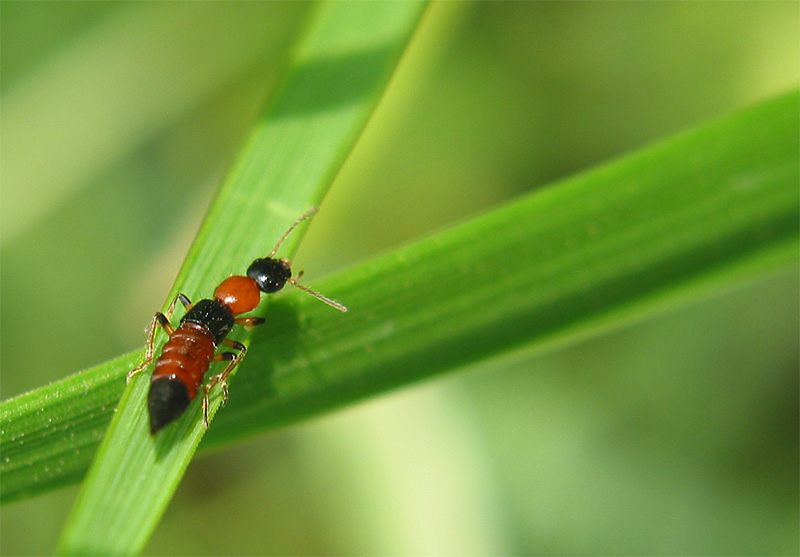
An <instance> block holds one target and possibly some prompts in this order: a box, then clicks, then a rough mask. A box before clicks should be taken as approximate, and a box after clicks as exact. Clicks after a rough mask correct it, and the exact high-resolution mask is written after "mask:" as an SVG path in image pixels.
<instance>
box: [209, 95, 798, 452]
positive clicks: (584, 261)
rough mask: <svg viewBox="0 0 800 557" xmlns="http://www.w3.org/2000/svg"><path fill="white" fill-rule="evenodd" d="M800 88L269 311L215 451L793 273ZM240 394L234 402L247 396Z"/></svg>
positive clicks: (212, 437) (213, 435)
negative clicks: (328, 303)
mask: <svg viewBox="0 0 800 557" xmlns="http://www.w3.org/2000/svg"><path fill="white" fill-rule="evenodd" d="M798 101H799V97H798V95H797V94H791V95H788V96H785V97H782V98H779V99H776V100H774V101H771V102H768V103H765V104H762V105H760V106H758V107H756V108H754V109H751V110H748V111H745V112H743V113H740V114H738V115H735V116H733V117H731V118H728V119H725V120H723V121H721V122H718V123H714V124H712V125H709V126H706V127H704V128H702V129H699V130H697V131H694V132H691V133H688V134H684V135H682V136H680V137H678V138H676V139H673V140H670V141H667V142H665V143H663V144H661V145H657V146H655V147H652V148H649V149H646V150H644V151H642V152H640V153H638V154H635V155H633V156H630V157H626V158H624V159H622V160H619V161H617V162H613V163H611V164H608V165H605V166H603V167H600V168H598V169H596V170H593V171H591V172H588V173H586V174H583V175H581V176H577V177H575V178H572V179H569V180H566V181H564V182H562V183H558V184H554V185H553V186H551V187H549V188H547V189H546V190H544V191H541V192H537V193H534V194H532V195H529V196H527V197H526V198H523V199H521V200H519V201H517V202H515V203H513V204H511V205H509V206H507V207H505V208H502V209H499V210H497V211H494V212H492V213H490V214H488V215H486V216H485V217H482V218H478V219H474V220H472V221H470V222H468V223H466V224H464V225H462V226H459V227H456V228H454V229H451V230H449V231H446V232H445V233H443V234H440V235H437V236H434V237H432V238H429V239H427V240H425V241H422V242H420V243H418V244H415V245H412V246H410V247H408V248H405V249H400V250H397V251H396V252H393V253H391V254H389V255H387V256H386V257H383V258H380V259H377V260H376V261H373V262H371V263H369V264H367V265H364V266H363V267H360V268H358V269H354V270H353V271H351V272H349V273H343V274H342V275H340V276H339V277H334V278H332V279H330V280H328V281H326V282H324V283H321V284H319V288H320V289H321V290H323V291H324V292H326V293H328V294H330V295H332V296H334V297H335V298H337V299H340V300H343V301H345V302H346V303H347V304H348V306H349V307H350V310H351V312H350V314H348V316H347V319H337V318H338V317H339V316H336V315H331V313H332V312H329V311H326V309H327V308H325V307H323V306H322V305H321V304H315V303H314V302H313V301H311V300H307V299H304V298H302V297H298V296H293V297H291V299H289V298H288V297H287V298H286V299H283V300H282V301H281V302H280V303H279V304H273V305H272V306H271V308H270V320H269V323H268V324H266V325H265V327H264V328H263V329H262V330H259V331H257V332H256V333H255V334H254V338H253V347H254V351H253V354H252V356H251V355H248V359H247V361H246V362H244V363H243V365H242V369H241V370H240V373H239V375H238V376H237V382H238V385H237V387H238V388H239V389H240V390H237V393H236V394H235V396H234V397H233V398H232V400H231V403H230V404H229V407H228V408H226V410H225V412H224V413H222V414H221V415H220V417H219V419H218V420H217V422H215V424H214V427H213V428H212V430H211V431H210V432H209V435H208V436H207V437H206V439H205V441H204V445H208V446H211V445H219V444H224V443H228V442H231V441H232V440H235V439H237V438H242V437H246V436H249V435H253V434H256V433H259V432H263V431H267V430H269V429H272V428H274V427H276V426H277V425H280V424H285V423H289V422H293V421H296V420H299V419H302V418H306V417H308V416H310V415H313V414H315V413H319V412H323V411H326V410H330V409H331V408H333V407H336V406H340V405H344V404H348V403H352V402H353V401H355V400H357V399H359V398H361V397H366V396H369V395H373V394H376V393H379V392H384V391H387V390H389V389H392V388H395V387H398V386H401V385H404V384H408V383H410V382H413V381H416V380H419V379H423V378H427V377H430V376H433V375H436V374H440V373H443V372H446V371H449V370H452V369H455V368H458V367H460V366H467V365H469V364H472V363H475V362H478V361H481V360H483V359H486V358H490V357H498V356H502V355H505V354H509V353H511V352H513V351H514V350H517V349H519V348H523V347H526V348H534V349H538V350H542V349H544V348H545V347H547V346H551V345H553V344H562V345H563V344H564V343H566V342H570V341H575V339H576V337H585V336H586V335H589V334H596V333H597V332H598V330H599V329H602V328H608V327H613V326H619V325H620V324H621V323H625V322H629V321H630V320H631V319H643V318H645V317H647V316H649V315H652V314H653V313H654V312H655V311H657V310H658V309H662V310H663V309H664V308H667V307H674V304H675V303H676V302H677V301H684V302H685V301H686V300H688V299H693V298H694V299H696V298H697V297H699V296H704V295H708V294H709V293H711V292H718V291H721V290H725V289H728V288H731V287H732V286H734V285H737V284H741V282H742V281H744V280H753V279H754V277H759V276H762V275H764V274H765V273H769V272H772V271H775V270H777V269H780V268H784V267H786V266H789V265H796V264H797V261H798V226H800V217H799V210H798V202H799V201H800V197H799V196H800V193H799V191H800V183H798V168H799V167H800V164H799V163H800V161H799V160H798V150H799V147H800V146H799V145H798V141H799V139H798V138H799V137H800V134H798V131H799V130H800V122H798V113H799V111H798V107H799V106H800V103H799V102H798ZM234 399H235V400H234Z"/></svg>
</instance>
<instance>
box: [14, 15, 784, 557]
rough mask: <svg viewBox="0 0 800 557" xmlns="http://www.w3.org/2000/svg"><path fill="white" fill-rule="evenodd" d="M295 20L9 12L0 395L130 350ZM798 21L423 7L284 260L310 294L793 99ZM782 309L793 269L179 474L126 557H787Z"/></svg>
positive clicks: (267, 86)
mask: <svg viewBox="0 0 800 557" xmlns="http://www.w3.org/2000/svg"><path fill="white" fill-rule="evenodd" d="M311 8H313V5H312V4H307V3H288V2H225V3H217V2H202V3H189V2H157V3H156V2H146V3H132V2H130V3H129V2H17V1H13V0H11V1H9V0H4V1H3V2H2V4H0V95H1V96H0V101H2V120H0V141H1V144H0V147H1V149H0V156H1V157H2V159H1V161H0V162H1V164H0V226H2V228H1V229H0V230H1V231H2V236H0V240H1V242H2V244H1V246H0V247H1V248H2V251H1V252H0V265H1V266H0V271H1V272H2V276H1V278H2V281H1V282H0V295H1V296H2V298H1V303H2V313H1V314H0V327H1V328H0V332H1V334H2V337H1V338H0V341H1V342H2V352H1V353H0V355H1V358H2V359H1V360H0V365H2V398H3V399H7V398H9V397H11V396H14V395H17V394H19V393H22V392H25V391H27V390H29V389H33V388H36V387H38V386H41V385H43V384H45V383H47V382H50V381H55V380H57V379H59V378H62V377H64V376H65V375H67V374H69V373H72V372H75V371H77V370H79V369H82V368H84V367H88V366H91V365H93V364H96V363H98V362H100V361H103V360H105V359H108V358H111V357H113V356H116V355H119V354H120V353H122V352H125V351H128V350H131V349H133V348H136V347H138V346H141V345H142V343H143V340H144V332H143V331H144V328H145V326H146V325H147V323H148V322H149V319H150V316H151V315H152V312H153V311H154V308H157V307H159V306H160V305H161V304H162V302H163V300H164V298H165V296H166V293H167V291H168V290H169V287H170V285H171V283H172V280H173V279H174V277H175V275H176V272H177V269H178V268H179V266H180V264H181V261H182V258H183V256H184V255H185V253H186V251H187V249H188V246H189V244H190V242H191V240H192V237H193V235H194V233H195V231H196V230H197V228H198V226H199V223H200V221H201V220H202V217H203V213H204V210H205V208H206V207H207V205H208V203H209V201H210V199H211V198H212V196H213V194H214V191H215V188H216V187H217V186H218V184H219V183H220V180H221V179H222V177H223V176H224V174H225V171H226V168H227V166H228V165H229V164H230V162H231V160H232V157H233V156H234V154H235V153H236V150H237V148H238V146H239V145H240V144H241V142H242V140H243V139H244V138H245V137H246V134H247V132H248V127H249V126H250V125H251V124H252V122H253V121H254V120H255V118H256V117H257V115H258V113H259V111H260V109H261V107H262V106H263V104H264V102H265V99H266V98H268V95H269V92H270V91H271V89H272V88H273V87H274V86H275V83H276V80H277V79H278V77H279V75H280V71H281V65H282V64H283V63H284V61H285V60H286V52H287V49H288V48H289V45H290V44H291V40H292V38H293V37H294V36H295V35H296V33H298V31H299V30H300V29H301V28H302V22H303V19H304V17H305V16H306V15H307V12H308V10H309V9H311ZM799 20H800V15H799V13H798V9H797V4H796V2H794V1H787V2H769V1H767V2H693V1H687V2H676V3H672V2H650V3H631V2H592V3H585V2H503V3H478V2H469V3H461V2H449V3H436V4H433V5H432V6H431V7H430V9H429V10H428V12H427V14H426V16H425V18H424V20H423V23H422V25H421V27H420V29H419V31H418V33H417V35H416V36H415V38H414V42H413V43H412V45H411V47H410V49H409V51H408V52H407V54H406V56H405V57H404V59H403V62H402V65H401V68H400V71H399V72H398V74H397V75H396V76H395V78H394V79H393V81H392V83H391V85H390V88H389V90H388V92H387V94H386V96H385V98H384V100H383V102H382V103H381V105H380V107H379V109H378V111H377V113H376V114H375V116H374V118H373V119H372V120H371V122H370V124H369V126H368V129H367V130H366V132H365V134H364V136H363V137H362V138H361V140H360V141H359V144H358V146H357V148H356V150H355V152H354V153H353V154H352V156H351V157H350V159H349V160H348V161H347V164H346V166H345V168H344V169H343V170H342V172H341V173H340V175H339V176H338V178H337V181H336V184H335V185H334V187H333V189H332V190H331V193H330V195H329V196H328V198H327V199H326V202H325V204H324V210H323V211H322V213H321V214H320V215H319V216H318V217H316V218H315V221H314V223H313V226H311V228H310V229H309V233H308V235H307V237H306V241H305V242H304V243H303V246H302V248H301V250H300V251H299V253H298V256H297V257H296V258H295V261H296V264H297V265H298V268H305V269H306V270H307V271H308V273H307V275H306V276H307V277H308V282H309V284H311V285H313V283H314V279H315V278H320V277H322V276H324V275H325V274H328V273H332V272H335V271H336V270H338V269H341V268H345V267H348V266H351V265H355V264H357V263H358V262H360V261H363V260H365V259H368V258H369V257H370V256H372V255H374V254H376V253H379V252H382V251H386V250H390V249H392V248H393V247H395V246H398V245H400V244H402V243H405V242H408V241H412V240H413V239H414V238H419V237H422V236H424V235H426V234H429V233H432V232H434V231H435V230H437V229H440V228H442V227H444V226H447V225H448V224H451V223H453V222H456V221H459V220H462V219H465V218H469V217H470V216H472V215H475V214H478V213H481V212H483V211H486V210H488V209H490V208H491V207H494V206H497V205H499V204H501V203H503V202H504V201H505V200H508V199H512V198H514V197H515V196H516V195H519V194H521V193H523V192H527V191H530V190H532V189H534V188H537V187H540V186H544V185H546V184H547V183H548V182H550V181H552V180H553V179H555V178H559V177H562V176H566V175H569V174H572V173H575V172H579V171H581V170H584V169H586V168H589V167H591V166H592V165H593V164H595V163H599V162H602V161H605V160H607V159H609V158H613V157H616V156H619V155H621V154H623V153H625V152H627V151H630V150H635V149H637V148H639V147H641V146H644V145H647V144H648V143H650V142H652V141H655V140H658V139H659V138H663V137H666V136H668V135H669V134H671V133H673V132H676V131H679V130H683V129H686V128H687V127H690V126H693V125H696V124H699V123H702V122H704V121H707V120H709V119H712V118H715V117H718V116H721V115H724V114H726V113H729V112H732V111H735V110H738V109H741V108H743V107H746V106H748V105H751V104H754V103H756V102H758V101H761V100H764V99H767V98H769V97H772V96H774V95H777V94H780V93H782V92H785V91H787V90H789V89H791V88H794V87H797V85H798V82H799V81H800V79H798V78H799V76H798V51H799V48H798V47H800V44H799V41H800V39H799V37H800V21H799ZM498 257H502V254H498ZM508 265H510V266H511V265H514V262H513V261H508ZM798 302H799V300H798V274H797V271H796V270H794V269H786V270H785V271H784V272H781V273H777V274H772V275H769V276H763V277H761V278H760V279H758V280H756V281H754V282H752V283H749V284H740V285H737V286H736V287H734V288H731V289H729V290H727V291H725V292H719V293H718V294H717V295H715V296H714V297H712V298H709V299H704V300H698V301H696V302H694V303H692V304H690V305H681V306H678V307H674V308H672V309H671V310H670V311H669V312H667V313H664V314H660V315H658V316H656V317H654V318H652V319H651V320H649V321H647V322H637V323H630V324H627V325H626V326H625V327H622V328H619V329H618V330H613V331H608V332H606V333H604V334H603V335H602V336H600V337H596V338H592V339H587V340H586V341H584V342H583V343H581V344H580V345H573V346H568V347H564V348H563V349H561V350H559V351H556V352H551V353H549V354H546V355H538V356H535V357H534V356H526V355H525V354H520V355H517V356H516V357H515V358H513V360H507V361H500V362H498V361H492V362H482V363H480V364H476V365H475V366H474V367H472V368H470V369H467V370H463V371H461V372H460V373H455V374H452V375H450V376H448V377H447V378H445V379H438V380H436V381H430V382H426V383H423V384H420V385H414V386H411V387H409V388H406V389H403V390H401V391H399V392H394V393H390V394H388V395H386V396H382V397H379V398H377V399H373V400H370V401H367V402H364V403H362V404H359V405H356V406H354V407H351V408H348V409H345V410H341V411H339V412H336V413H333V414H331V415H328V416H324V417H320V418H318V419H315V420H312V421H308V422H305V423H301V424H298V425H295V426H292V427H289V428H286V429H284V430H282V431H279V432H276V433H274V434H272V435H269V436H265V437H264V438H260V439H255V440H252V441H251V442H248V443H246V444H243V445H241V446H238V447H236V448H233V449H229V450H226V451H223V452H219V453H216V454H213V455H207V456H205V457H203V458H198V459H196V460H195V461H194V462H193V463H192V465H191V466H190V468H189V470H188V473H187V475H186V477H185V478H184V480H183V483H182V485H181V487H180V488H179V490H178V492H177V495H176V497H175V498H174V500H173V501H172V503H171V504H170V507H169V509H168V510H167V513H166V515H165V517H164V519H163V521H162V523H161V524H160V526H159V527H158V529H157V531H156V533H155V535H154V537H153V538H152V540H151V542H150V544H149V545H148V547H147V550H146V553H147V554H164V555H176V554H183V555H222V554H240V555H246V554H252V555H259V554H301V555H303V554H304V555H320V554H363V555H374V554H398V555H400V554H402V555H447V554H453V555H466V554H469V555H493V554H632V553H635V554H796V553H797V552H798V492H799V490H800V488H799V486H798V336H799V335H800V330H799V329H800V327H799V326H798ZM76 493H77V488H68V489H64V490H61V491H58V492H55V493H52V494H49V495H46V496H43V497H39V498H36V499H33V500H30V501H26V502H22V503H17V504H13V505H7V506H4V508H3V509H2V515H1V516H0V518H1V519H2V522H1V523H0V525H1V527H2V535H1V536H0V544H1V545H0V552H2V553H3V554H5V555H27V554H43V553H50V552H52V550H53V548H54V546H55V543H56V540H57V537H58V534H59V532H60V529H61V527H62V526H63V522H64V520H65V518H66V514H67V512H68V510H69V508H70V506H71V504H72V502H73V500H74V498H75V495H76Z"/></svg>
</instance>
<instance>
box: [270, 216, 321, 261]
mask: <svg viewBox="0 0 800 557" xmlns="http://www.w3.org/2000/svg"><path fill="white" fill-rule="evenodd" d="M317 211H319V207H311V209H309V210H308V211H306V212H305V213H304V214H303V216H302V217H300V218H299V219H297V220H296V221H294V224H293V225H292V226H290V227H289V230H287V231H286V232H284V233H283V236H281V239H280V240H278V243H277V244H275V249H273V250H272V251H271V252H270V253H269V255H268V256H267V259H271V258H272V257H273V256H274V255H275V254H276V253H278V248H280V247H281V244H282V243H283V241H284V240H286V238H288V237H289V234H291V233H292V232H293V231H294V229H295V228H297V226H298V225H299V224H300V223H301V222H303V221H304V220H306V219H309V218H311V217H312V216H314V213H316V212H317Z"/></svg>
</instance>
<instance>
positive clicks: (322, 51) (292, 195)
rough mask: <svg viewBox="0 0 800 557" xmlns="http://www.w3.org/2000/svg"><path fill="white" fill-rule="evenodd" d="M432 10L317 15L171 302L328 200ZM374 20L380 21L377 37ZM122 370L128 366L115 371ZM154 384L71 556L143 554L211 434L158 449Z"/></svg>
mask: <svg viewBox="0 0 800 557" xmlns="http://www.w3.org/2000/svg"><path fill="white" fill-rule="evenodd" d="M423 6H424V4H422V3H386V4H377V3H359V4H337V3H329V4H322V5H320V6H319V8H318V10H317V11H316V13H315V14H314V15H313V17H312V18H311V21H310V25H309V28H308V30H307V32H306V35H305V37H304V39H303V40H301V42H300V43H299V44H298V48H297V51H296V53H295V55H294V57H293V59H292V60H291V61H290V63H289V69H288V71H287V74H286V78H285V80H284V82H283V85H282V86H281V88H280V89H279V90H278V92H277V94H276V96H275V100H274V102H273V104H272V105H271V106H270V107H269V109H268V110H267V112H266V113H265V117H264V119H263V120H262V121H261V122H260V123H259V125H258V126H257V128H256V130H255V131H254V133H253V134H252V135H251V138H250V141H249V142H248V144H247V145H246V146H245V148H244V149H243V151H242V153H241V155H240V157H239V159H238V161H237V163H236V164H235V165H234V167H233V169H232V171H231V173H230V175H229V177H228V179H227V181H226V183H225V185H224V186H223V188H222V189H221V191H220V193H219V195H218V197H217V199H216V200H215V202H214V205H213V206H212V208H211V210H210V211H209V214H208V216H207V218H206V220H205V221H204V225H203V228H202V229H201V230H200V232H199V234H198V236H197V239H196V241H195V243H194V244H193V246H192V249H191V250H190V253H189V255H188V257H187V261H186V263H185V264H184V267H183V269H182V271H181V273H180V275H179V277H178V279H177V282H176V286H175V288H174V289H173V293H171V295H170V299H171V298H172V296H173V295H174V293H175V292H177V291H178V290H180V291H183V292H210V291H212V290H213V287H214V285H215V284H216V283H217V282H218V280H219V273H220V270H222V272H225V271H227V270H228V269H230V270H231V271H236V272H242V271H243V269H241V266H242V265H246V264H247V263H249V261H251V260H252V259H255V258H256V257H258V256H263V255H265V253H266V252H268V251H269V249H270V248H271V246H272V245H274V242H275V240H276V239H277V238H278V237H280V235H281V233H282V231H283V230H285V229H286V228H287V226H288V225H289V224H290V223H291V222H293V221H294V220H295V219H296V218H297V217H298V216H299V215H300V214H302V213H303V212H304V211H305V210H307V209H308V208H309V207H310V206H312V205H316V204H318V203H319V202H320V201H321V199H322V197H323V195H324V193H325V190H326V189H327V187H328V185H329V184H330V183H331V181H332V179H333V177H334V176H335V174H336V172H337V171H338V169H339V167H340V166H341V164H342V163H343V161H344V158H345V156H346V155H347V153H348V152H349V151H350V149H351V148H352V146H353V144H354V142H355V139H356V138H357V136H358V134H359V133H360V132H361V130H362V129H363V127H364V125H365V124H366V120H367V118H368V117H369V115H370V114H371V112H372V110H373V109H374V107H375V106H376V104H377V102H378V99H379V98H380V95H381V93H382V91H383V89H384V88H385V86H386V83H387V82H388V79H389V77H390V75H391V73H392V71H393V69H394V68H395V67H396V64H397V62H398V60H399V58H400V55H401V53H402V52H403V50H404V48H405V46H406V45H407V44H408V41H409V39H410V36H411V34H412V32H413V30H414V28H415V27H416V23H417V21H418V20H419V17H420V16H421V13H422V9H423ZM364 20H367V21H370V26H369V28H368V29H365V28H364V26H363V25H362V22H363V21H364ZM331 92H334V93H335V94H331ZM299 239H300V235H299V234H297V235H293V236H292V237H291V238H290V239H288V240H287V242H286V244H285V245H284V247H283V248H282V251H283V254H284V255H290V254H291V253H292V251H293V248H294V246H296V245H297V243H298V242H299ZM243 262H244V263H243ZM123 362H126V363H127V362H128V360H126V359H123V360H122V361H118V362H117V365H120V364H121V363H123ZM146 375H147V374H142V375H140V376H138V377H137V378H136V379H135V380H134V381H133V382H132V385H131V386H130V388H128V389H126V390H125V393H124V394H123V396H122V399H121V401H120V404H119V407H118V410H117V413H116V415H115V416H114V419H113V420H112V422H111V425H110V426H109V429H108V431H107V433H106V436H105V438H104V440H103V442H102V444H101V446H100V449H99V451H98V454H97V455H96V457H95V461H94V465H93V467H92V468H91V469H90V471H89V475H88V476H87V480H86V482H85V484H84V487H83V489H82V491H81V493H80V495H79V498H78V501H77V503H76V506H75V508H74V509H73V512H72V514H71V515H70V518H69V520H68V523H67V526H66V528H65V530H64V533H63V537H62V540H61V545H60V552H61V553H65V554H86V553H90V554H121V553H136V552H138V551H140V550H141V548H142V547H143V546H144V543H145V542H146V541H147V539H148V537H149V535H150V532H152V530H153V528H154V527H155V525H156V523H157V521H158V519H159V517H160V516H161V514H162V513H163V511H164V509H165V508H166V505H167V503H168V502H169V499H170V497H171V495H172V493H173V492H174V490H175V488H176V487H177V485H178V482H179V481H180V478H181V476H182V475H183V472H184V470H185V468H186V466H187V465H188V463H189V460H190V459H191V456H192V455H193V453H194V451H195V449H196V447H197V445H198V444H199V442H200V440H201V438H202V436H203V434H204V433H205V429H204V427H203V425H202V421H201V420H199V418H200V406H199V405H198V404H195V405H193V406H192V407H190V409H189V410H188V411H187V413H186V415H184V416H183V417H182V418H181V419H180V420H179V421H178V422H177V423H176V424H175V425H174V426H173V427H171V428H170V429H168V430H165V431H164V432H163V433H162V434H160V435H158V436H156V437H154V438H151V437H150V435H149V432H148V430H147V427H146V413H145V411H144V409H145V397H146V391H147V386H148V383H149V381H148V380H147V378H146ZM117 380H119V379H117ZM219 403H220V399H219V397H217V398H215V399H214V400H213V401H212V405H211V410H210V414H211V416H212V417H213V415H214V413H215V412H216V409H217V408H218V406H219Z"/></svg>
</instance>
